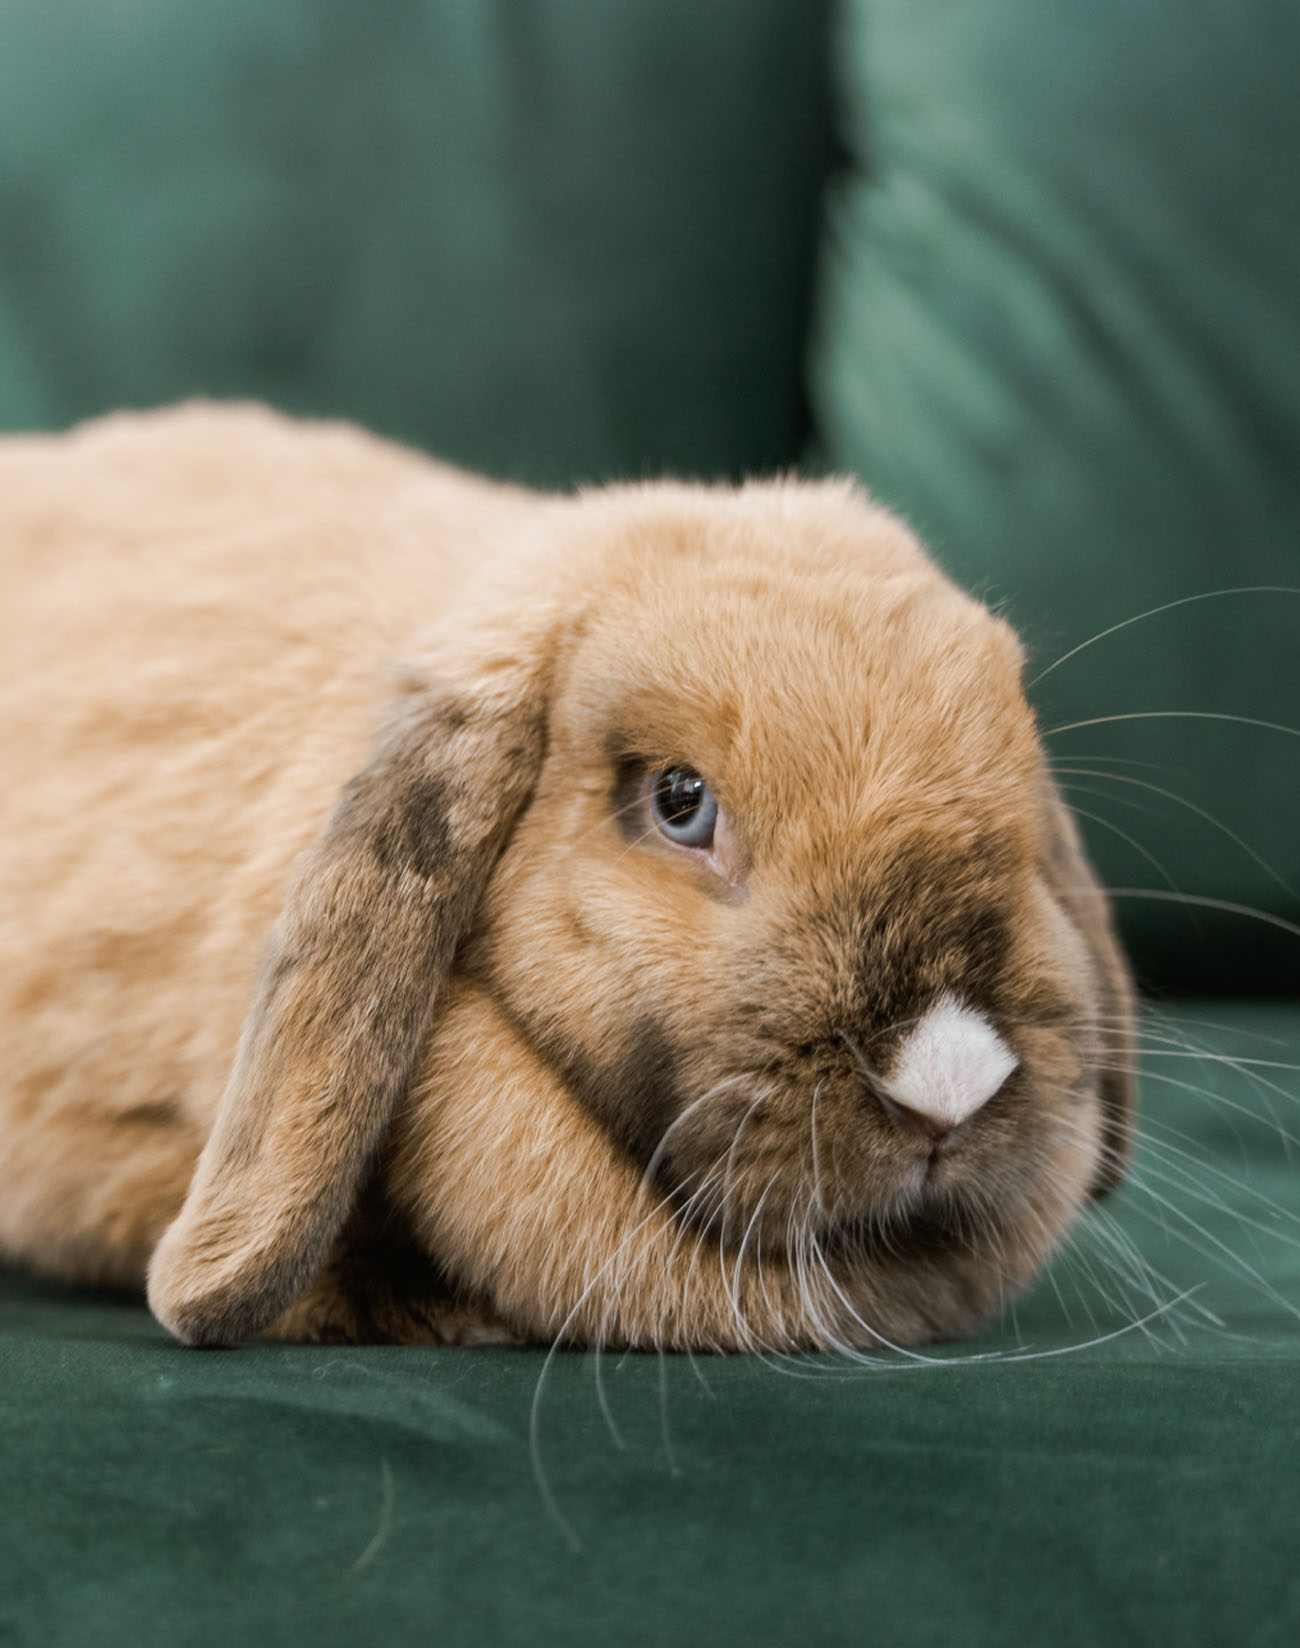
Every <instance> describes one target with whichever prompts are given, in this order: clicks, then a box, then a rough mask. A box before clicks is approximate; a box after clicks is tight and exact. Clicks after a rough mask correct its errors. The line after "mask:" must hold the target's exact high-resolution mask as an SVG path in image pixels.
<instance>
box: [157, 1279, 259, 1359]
mask: <svg viewBox="0 0 1300 1648" xmlns="http://www.w3.org/2000/svg"><path fill="white" fill-rule="evenodd" d="M149 1308H150V1310H151V1311H152V1312H153V1313H154V1315H155V1316H156V1317H157V1319H158V1321H159V1322H161V1323H162V1325H163V1327H165V1328H166V1329H167V1331H168V1333H170V1334H171V1335H172V1337H173V1338H175V1339H179V1340H180V1342H181V1344H182V1345H192V1346H194V1347H195V1348H215V1347H217V1346H226V1345H237V1344H239V1343H240V1342H241V1341H242V1340H244V1339H251V1338H252V1337H253V1335H254V1334H256V1333H257V1332H258V1331H259V1329H260V1328H261V1327H262V1326H264V1325H265V1324H264V1323H262V1322H260V1321H258V1320H257V1318H256V1313H254V1312H250V1311H248V1310H247V1309H246V1308H242V1307H241V1305H240V1304H238V1303H236V1302H233V1301H231V1300H230V1299H228V1298H222V1297H221V1295H220V1294H217V1295H214V1296H211V1297H206V1298H205V1297H202V1296H200V1297H197V1298H188V1299H187V1298H184V1297H173V1296H170V1294H169V1290H168V1289H167V1288H166V1287H165V1286H162V1285H160V1284H158V1283H155V1282H154V1281H153V1280H152V1279H151V1280H150V1283H149Z"/></svg>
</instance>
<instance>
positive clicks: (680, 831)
mask: <svg viewBox="0 0 1300 1648" xmlns="http://www.w3.org/2000/svg"><path fill="white" fill-rule="evenodd" d="M650 817H651V818H652V819H653V820H654V823H655V825H656V826H657V828H658V829H659V830H660V831H661V832H662V834H664V835H666V836H667V837H668V839H669V841H675V842H676V843H677V845H678V846H679V847H709V846H712V844H713V831H714V829H715V827H716V825H717V822H718V803H717V802H716V801H715V800H714V799H713V792H712V791H711V790H710V789H709V786H708V785H707V784H706V783H705V782H704V780H703V779H702V778H701V777H700V775H699V773H697V772H695V771H694V770H693V769H692V768H690V767H667V768H665V769H664V771H663V772H658V773H655V774H654V775H653V777H652V778H651V780H650Z"/></svg>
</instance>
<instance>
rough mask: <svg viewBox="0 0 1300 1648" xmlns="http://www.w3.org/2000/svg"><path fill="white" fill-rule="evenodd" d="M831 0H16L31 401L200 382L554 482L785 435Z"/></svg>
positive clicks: (788, 456) (661, 464) (689, 465)
mask: <svg viewBox="0 0 1300 1648" xmlns="http://www.w3.org/2000/svg"><path fill="white" fill-rule="evenodd" d="M826 9H827V0H761V3H760V4H754V3H753V0H709V4H708V5H705V6H701V5H699V4H698V3H697V0H523V3H519V0H514V3H510V0H507V3H501V0H492V3H483V4H478V3H476V0H400V3H396V4H389V5H386V6H384V7H383V10H382V18H379V17H377V16H376V13H375V10H374V9H373V8H371V7H368V6H365V5H360V4H357V3H356V0H204V3H203V4H202V5H200V6H188V5H184V4H178V3H177V0H55V3H54V4H50V5H24V4H15V3H13V0H8V3H6V4H4V5H3V6H0V427H28V426H32V425H39V426H54V425H60V424H64V423H69V422H72V421H75V420H76V419H78V418H82V417H86V416H88V415H90V414H92V413H95V412H100V411H104V410H106V409H109V408H111V407H114V406H121V405H132V406H135V405H152V404H157V403H162V402H166V401H170V400H175V399H178V398H180V397H182V396H185V395H192V394H197V393H204V394H214V395H227V396H228V395H240V396H247V395H253V396H257V397H259V398H262V399H267V400H271V401H274V402H276V403H277V404H279V405H281V406H285V407H287V408H289V409H290V410H295V411H310V412H324V413H330V414H343V415H346V416H348V417H350V418H354V419H357V420H358V421H359V422H362V423H364V424H367V425H368V426H370V427H371V428H374V429H378V430H381V431H383V432H384V433H389V434H394V435H398V436H400V437H402V438H404V439H407V440H411V441H414V442H415V443H416V444H418V445H422V446H425V447H427V448H430V449H432V450H434V451H436V452H438V453H440V454H441V455H443V456H445V457H447V458H450V459H453V460H457V461H460V462H462V463H465V464H467V465H469V466H470V467H473V468H480V469H485V470H488V471H491V472H494V473H505V474H510V475H513V476H516V477H518V478H522V479H527V480H530V481H533V482H537V483H549V484H560V483H569V482H571V481H573V480H574V479H593V478H594V479H606V478H608V477H609V476H610V475H612V474H633V475H639V474H642V473H649V472H655V471H658V470H660V469H664V468H672V469H679V470H690V471H692V472H696V473H701V472H702V473H712V472H733V471H740V470H747V469H754V468H759V467H770V466H772V465H774V464H781V463H788V462H790V461H791V460H792V459H793V458H794V457H795V456H796V454H797V452H798V450H799V446H800V442H801V440H802V438H803V434H804V413H803V407H802V399H801V393H800V383H801V376H802V365H801V360H802V350H803V341H804V330H805V326H806V321H807V315H806V307H807V301H808V288H809V283H810V279H811V271H812V265H813V259H814V255H815V250H816V222H817V211H818V203H819V192H818V186H819V183H820V181H821V177H822V174H823V170H824V167H825V164H826V158H827V152H828V111H827V104H826V99H825V96H824V95H823V81H824V79H825V73H826V71H825V61H826V53H825V26H824V25H825V14H826Z"/></svg>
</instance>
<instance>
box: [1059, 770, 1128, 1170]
mask: <svg viewBox="0 0 1300 1648" xmlns="http://www.w3.org/2000/svg"><path fill="white" fill-rule="evenodd" d="M1042 782H1043V804H1044V811H1045V820H1046V830H1047V847H1046V852H1045V855H1044V861H1045V870H1046V873H1047V877H1048V880H1049V881H1050V883H1051V885H1052V887H1053V890H1054V891H1055V893H1056V896H1057V898H1058V899H1059V900H1060V902H1061V904H1062V905H1063V906H1064V908H1065V909H1066V910H1068V911H1069V913H1070V916H1071V918H1072V919H1073V921H1074V924H1075V926H1076V928H1077V929H1078V931H1079V934H1080V936H1081V937H1082V939H1083V941H1084V943H1085V945H1086V946H1087V949H1088V956H1089V960H1090V963H1091V966H1092V974H1093V987H1094V990H1095V993H1096V1002H1097V1027H1098V1028H1097V1034H1098V1038H1099V1040H1100V1043H1101V1049H1100V1052H1101V1065H1100V1074H1099V1077H1098V1094H1099V1097H1100V1100H1101V1109H1102V1136H1101V1151H1100V1161H1099V1163H1098V1168H1097V1173H1096V1177H1095V1179H1094V1182H1093V1184H1092V1186H1091V1194H1092V1195H1093V1196H1094V1197H1097V1198H1100V1197H1102V1196H1106V1195H1108V1194H1109V1193H1110V1192H1111V1191H1112V1190H1114V1189H1115V1188H1116V1187H1117V1186H1118V1185H1119V1184H1120V1183H1121V1182H1122V1181H1123V1178H1124V1173H1125V1170H1126V1168H1127V1166H1128V1162H1129V1158H1130V1156H1131V1154H1132V1150H1133V1128H1134V1113H1135V1107H1136V1094H1135V1088H1136V1081H1137V1077H1136V1057H1137V1033H1136V1032H1137V993H1136V991H1135V989H1134V986H1133V977H1132V974H1131V972H1130V970H1129V965H1128V962H1127V960H1126V959H1125V956H1124V951H1123V949H1122V947H1121V945H1120V942H1119V938H1118V937H1117V935H1116V932H1115V924H1114V921H1113V919H1112V916H1111V911H1110V905H1109V902H1108V900H1107V898H1106V894H1105V892H1104V891H1103V890H1102V887H1101V884H1100V882H1099V881H1098V880H1097V877H1096V874H1095V873H1094V871H1093V869H1092V866H1091V865H1090V864H1089V862H1088V859H1087V856H1086V855H1085V853H1084V850H1083V844H1082V842H1081V841H1080V839H1079V831H1078V827H1077V826H1076V824H1075V822H1074V817H1073V815H1072V814H1071V812H1070V809H1069V808H1068V807H1067V806H1066V804H1065V801H1064V800H1063V798H1062V796H1061V794H1060V791H1059V790H1058V789H1057V787H1056V785H1055V783H1054V782H1053V781H1052V780H1051V778H1049V777H1048V776H1047V775H1046V774H1044V775H1043V780H1042Z"/></svg>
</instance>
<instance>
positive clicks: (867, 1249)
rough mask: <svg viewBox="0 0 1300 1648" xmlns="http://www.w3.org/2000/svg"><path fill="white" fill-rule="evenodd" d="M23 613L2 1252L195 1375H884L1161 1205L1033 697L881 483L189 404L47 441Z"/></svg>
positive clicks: (985, 619) (0, 562) (6, 696)
mask: <svg viewBox="0 0 1300 1648" xmlns="http://www.w3.org/2000/svg"><path fill="white" fill-rule="evenodd" d="M0 569H2V570H0V578H2V579H3V584H2V586H0V624H2V625H3V630H4V656H5V660H6V669H5V678H4V685H3V704H2V706H0V727H2V729H3V731H2V732H0V738H2V739H3V750H4V758H5V772H6V775H7V784H6V787H5V791H4V796H3V800H2V801H0V839H2V841H3V869H2V871H0V874H2V876H3V881H2V882H0V887H2V893H0V897H2V898H3V905H2V906H0V945H2V946H3V961H2V966H0V1056H2V1059H3V1065H2V1068H3V1078H2V1079H0V1256H3V1257H5V1258H7V1259H8V1260H10V1261H14V1262H19V1263H23V1264H27V1265H30V1266H31V1267H33V1268H35V1269H37V1270H39V1271H42V1272H44V1273H45V1274H47V1275H50V1276H55V1277H66V1278H71V1279H82V1280H92V1281H100V1280H102V1281H108V1282H115V1283H119V1284H127V1285H131V1286H139V1285H142V1284H144V1283H145V1281H146V1277H147V1281H148V1289H149V1298H150V1302H151V1304H152V1306H153V1308H154V1310H155V1312H156V1313H157V1315H158V1316H159V1318H160V1319H161V1320H162V1321H163V1322H164V1323H165V1324H166V1325H167V1326H168V1327H169V1328H170V1329H171V1330H172V1331H173V1332H174V1333H175V1334H176V1335H178V1336H179V1337H180V1338H181V1339H183V1340H185V1341H187V1342H189V1343H195V1344H203V1343H214V1342H229V1341H232V1340H238V1339H240V1338H243V1337H246V1336H250V1335H253V1334H256V1333H258V1332H261V1331H264V1330H269V1331H270V1332H272V1333H275V1334H278V1335H280V1336H285V1337H300V1338H327V1339H328V1338H341V1339H364V1338H386V1339H400V1340H426V1341H433V1342H453V1341H459V1340H472V1339H479V1338H484V1337H489V1338H490V1337H509V1338H517V1339H524V1340H534V1339H541V1340H553V1339H555V1338H556V1337H557V1336H558V1337H563V1338H565V1339H567V1340H570V1341H575V1342H594V1341H599V1342H602V1343H612V1344H618V1345H631V1346H673V1347H694V1348H720V1349H722V1348H732V1349H750V1348H758V1347H782V1348H795V1347H813V1348H816V1347H823V1348H832V1347H850V1346H852V1347H868V1348H869V1347H872V1346H877V1345H881V1344H899V1343H915V1342H918V1341H922V1340H926V1339H932V1338H936V1337H942V1336H951V1335H954V1334H957V1333H961V1332H963V1331H966V1330H968V1329H969V1328H970V1327H971V1326H972V1325H974V1324H975V1323H976V1322H978V1321H979V1320H980V1318H981V1317H983V1316H984V1315H986V1314H987V1313H988V1312H989V1311H991V1310H994V1309H996V1308H997V1306H998V1305H999V1303H1000V1302H1001V1301H1002V1300H1003V1299H1004V1298H1005V1297H1006V1296H1007V1295H1008V1294H1009V1293H1010V1292H1012V1291H1014V1290H1015V1289H1017V1288H1019V1287H1021V1286H1022V1285H1023V1284H1024V1283H1025V1282H1026V1281H1027V1279H1028V1278H1029V1277H1030V1276H1031V1275H1032V1273H1033V1272H1034V1270H1035V1268H1036V1267H1037V1266H1038V1265H1039V1264H1040V1263H1041V1261H1042V1260H1043V1259H1044V1258H1045V1256H1046V1255H1047V1254H1048V1253H1049V1252H1050V1251H1051V1250H1052V1248H1053V1246H1054V1244H1055V1243H1056V1242H1057V1240H1058V1239H1059V1238H1060V1236H1061V1234H1062V1233H1063V1232H1064V1230H1065V1229H1066V1228H1067V1226H1068V1225H1069V1224H1070V1222H1071V1220H1072V1219H1073V1218H1074V1216H1075V1215H1076V1214H1077V1213H1078V1211H1079V1209H1080V1208H1081V1206H1082V1205H1083V1203H1084V1202H1085V1201H1086V1199H1087V1198H1088V1197H1089V1196H1090V1195H1095V1194H1098V1193H1100V1192H1102V1191H1104V1190H1105V1189H1106V1188H1108V1187H1109V1186H1110V1185H1111V1184H1113V1183H1114V1181H1115V1179H1116V1177H1117V1176H1118V1174H1119V1172H1120V1171H1121V1168H1122V1164H1123V1162H1124V1159H1125V1155H1126V1151H1127V1148H1128V1138H1129V1131H1130V1110H1131V1093H1130V1084H1129V1078H1128V1076H1127V1074H1126V1073H1125V1072H1127V1071H1128V1070H1129V1069H1130V1067H1131V1055H1132V1044H1131V1034H1132V1031H1131V1019H1132V995H1131V989H1130V984H1129V981H1128V976H1127V972H1126V969H1125V965H1124V962H1123V960H1122V958H1121V955H1120V953H1119V951H1118V949H1117V946H1116V943H1115V940H1114V937H1113V934H1112V930H1111V926H1110V921H1109V916H1108V912H1107V908H1106V905H1105V902H1104V900H1103V897H1102V895H1101V893H1100V892H1099V890H1098V887H1097V885H1096V882H1095V880H1094V878H1093V876H1092V873H1091V871H1090V870H1089V868H1088V866H1087V864H1086V862H1085V860H1084V857H1083V854H1082V852H1081V849H1080V846H1079V842H1078V838H1077V836H1076V834H1075V831H1074V828H1073V825H1072V822H1071V820H1070V817H1069V815H1068V813H1067V812H1066V810H1065V808H1064V807H1063V805H1062V803H1061V801H1060V799H1059V797H1058V795H1057V792H1056V790H1055V788H1054V787H1053V785H1052V783H1051V781H1050V779H1049V777H1048V775H1047V771H1046V767H1045V763H1044V758H1043V754H1042V751H1041V748H1040V744H1039V740H1038V736H1037V732H1036V729H1035V724H1034V719H1033V715H1032V713H1031V711H1030V710H1029V708H1028V706H1027V704H1026V702H1025V699H1024V696H1023V694H1022V691H1021V686H1020V675H1021V649H1020V646H1019V644H1018V642H1017V641H1016V639H1015V637H1014V635H1013V634H1012V632H1011V631H1010V629H1009V628H1008V627H1007V625H1006V624H1005V623H1003V622H1002V621H1000V620H999V619H997V618H995V617H993V616H991V615H990V614H989V613H988V612H987V611H986V610H985V609H984V608H983V607H981V606H980V605H979V604H978V603H976V602H974V601H973V600H971V599H969V598H968V597H967V596H965V595H963V594H962V593H960V592H959V591H958V590H957V589H955V588H954V587H953V586H952V585H951V584H950V583H949V582H948V581H947V580H946V579H945V578H944V577H943V576H942V575H941V574H940V573H939V572H938V571H937V570H936V568H935V567H934V566H933V565H932V564H931V562H930V561H929V560H928V559H927V558H926V557H925V555H924V554H923V553H922V551H921V550H920V548H919V547H918V546H917V544H916V543H915V541H914V540H913V538H912V537H911V536H910V534H909V533H908V532H907V531H906V529H905V528H904V527H903V526H901V525H900V524H899V522H898V521H896V520H895V519H893V518H892V517H891V516H889V515H888V514H886V513H885V512H884V511H883V510H881V509H880V508H878V507H877V506H875V505H873V504H872V503H871V502H870V501H869V500H868V499H867V498H865V497H864V496H863V495H862V493H861V492H860V491H858V490H857V489H856V488H855V487H853V486H852V485H851V484H849V483H847V482H843V481H830V482H824V483H816V484H812V483H807V482H799V481H792V480H781V481H772V482H760V483H751V484H748V485H745V486H742V487H740V488H735V489H733V488H723V487H718V488H710V487H702V486H685V485H675V484H653V485H643V486H635V487H617V488H611V489H608V490H602V491H594V492H590V493H586V494H583V495H580V496H577V497H574V498H567V497H543V496H538V495H534V494H530V493H526V492H523V491H517V490H514V489H510V488H506V487H500V486H495V485H492V484H489V483H487V482H485V481H481V480H477V479H474V478H472V477H470V476H467V475H463V474H460V473H458V472H456V471H453V470H450V469H447V468H444V467H441V466H439V465H436V464H434V463H432V462H430V461H428V460H426V459H424V458H421V457H419V456H417V455H415V454H413V453H409V452H405V451H402V450H400V449H398V448H395V447H392V446H389V445H386V444H383V443H381V442H379V441H377V440H374V439H372V438H370V437H367V436H365V435H363V434H361V433H359V432H357V431H355V430H351V429H348V428H344V427H339V426H325V425H310V424H301V423H292V422H289V421H287V420H284V419H281V418H278V417H275V416H273V415H272V414H269V413H267V412H264V411H260V410H258V409H250V408H240V409H235V408H227V409H216V408H211V407H191V408H183V409H180V410H177V411H171V412H166V413H161V414H155V415H151V416H145V417H137V416H131V417H118V418H112V419H108V420H105V421H103V422H100V423H97V424H92V425H89V426H86V427H85V428H82V429H80V430H77V431H74V432H73V433H71V434H70V435H66V436H59V437H17V438H10V439H7V440H5V441H3V442H0ZM268 930H269V932H270V938H269V942H268V940H267V932H268ZM259 957H260V963H259ZM259 966H260V971H259ZM241 1026H242V1029H241Z"/></svg>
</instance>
